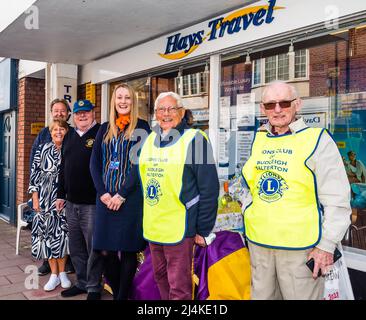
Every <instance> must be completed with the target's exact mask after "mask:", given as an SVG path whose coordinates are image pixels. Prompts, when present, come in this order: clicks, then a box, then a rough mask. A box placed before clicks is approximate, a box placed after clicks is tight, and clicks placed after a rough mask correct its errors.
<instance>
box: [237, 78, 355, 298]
mask: <svg viewBox="0 0 366 320" xmlns="http://www.w3.org/2000/svg"><path fill="white" fill-rule="evenodd" d="M301 105H302V102H301V99H300V98H299V96H298V94H297V92H296V90H295V88H294V87H293V86H291V85H289V84H287V83H285V82H273V83H270V84H269V85H268V86H267V87H266V88H265V89H264V92H263V95H262V103H261V105H260V108H261V111H262V113H263V114H264V115H266V116H267V118H268V123H267V124H265V125H263V126H262V127H261V128H260V129H259V131H258V132H257V134H256V137H255V140H254V142H253V145H252V154H251V157H250V158H249V159H248V161H247V162H246V164H245V165H244V167H243V170H242V173H243V176H244V179H245V181H246V183H247V185H248V187H249V189H250V191H251V196H252V202H251V204H250V205H248V206H247V207H246V210H245V212H244V221H245V231H246V237H247V239H248V240H249V251H250V260H251V271H252V299H277V298H281V297H282V298H283V299H286V300H287V299H305V300H309V299H321V297H322V295H323V292H324V277H321V276H319V274H318V272H319V271H321V274H322V275H324V274H325V273H326V272H327V270H328V269H329V267H330V266H331V265H332V264H333V252H334V250H335V248H336V245H337V243H338V242H340V241H341V240H342V238H343V236H344V234H345V232H346V230H347V228H348V226H349V224H350V214H351V208H350V189H349V184H348V180H347V175H346V172H345V169H344V166H343V162H342V158H341V156H340V153H339V151H338V148H337V145H336V144H335V142H334V141H333V139H332V137H331V136H330V134H329V132H328V131H327V130H326V129H322V128H309V127H307V126H306V124H305V123H304V121H303V119H302V118H300V117H297V116H296V114H297V112H299V111H300V109H301ZM310 259H314V269H313V272H311V271H310V270H309V268H308V267H307V266H306V262H307V261H308V260H310Z"/></svg>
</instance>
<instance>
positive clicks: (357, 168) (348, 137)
mask: <svg viewBox="0 0 366 320" xmlns="http://www.w3.org/2000/svg"><path fill="white" fill-rule="evenodd" d="M364 103H366V101H364ZM365 127H366V110H350V112H349V113H348V116H345V117H337V118H336V119H335V122H334V132H332V134H333V138H334V140H335V141H336V143H337V146H338V148H339V151H340V154H341V156H342V159H343V163H344V167H345V170H346V173H347V177H348V181H349V184H350V188H351V207H352V216H351V220H352V225H354V226H357V228H354V229H351V233H350V235H349V237H350V240H351V241H352V242H351V243H348V242H346V245H350V244H352V246H353V247H356V248H359V249H363V250H366V241H365V234H364V233H362V228H363V227H365V226H366V151H365V150H366V131H365ZM360 228H361V229H360Z"/></svg>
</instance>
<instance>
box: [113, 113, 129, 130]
mask: <svg viewBox="0 0 366 320" xmlns="http://www.w3.org/2000/svg"><path fill="white" fill-rule="evenodd" d="M129 123H130V115H126V116H125V115H119V116H118V118H117V119H116V126H117V127H118V128H119V129H120V130H121V131H123V130H124V129H125V127H126V126H127V125H128V124H129Z"/></svg>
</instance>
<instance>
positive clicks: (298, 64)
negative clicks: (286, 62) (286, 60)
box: [295, 49, 307, 79]
mask: <svg viewBox="0 0 366 320" xmlns="http://www.w3.org/2000/svg"><path fill="white" fill-rule="evenodd" d="M306 66H307V64H306V50H305V49H303V50H297V51H295V78H296V79H297V78H305V77H306Z"/></svg>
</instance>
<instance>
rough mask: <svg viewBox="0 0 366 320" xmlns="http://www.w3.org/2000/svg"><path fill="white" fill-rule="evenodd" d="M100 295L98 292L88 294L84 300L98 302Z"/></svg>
mask: <svg viewBox="0 0 366 320" xmlns="http://www.w3.org/2000/svg"><path fill="white" fill-rule="evenodd" d="M101 297H102V295H101V294H100V292H88V296H87V297H86V300H100V299H101Z"/></svg>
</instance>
